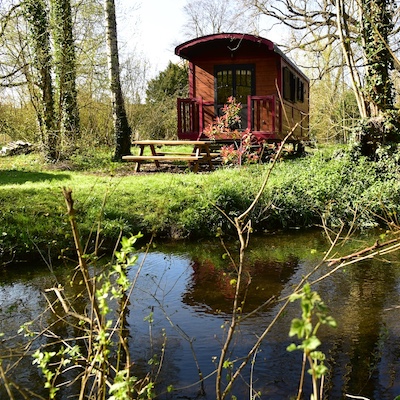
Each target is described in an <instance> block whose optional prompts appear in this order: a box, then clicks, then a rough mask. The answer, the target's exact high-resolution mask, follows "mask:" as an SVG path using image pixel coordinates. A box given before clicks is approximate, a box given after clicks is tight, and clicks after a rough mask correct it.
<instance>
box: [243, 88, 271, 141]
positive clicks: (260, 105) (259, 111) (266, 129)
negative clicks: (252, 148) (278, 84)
mask: <svg viewBox="0 0 400 400" xmlns="http://www.w3.org/2000/svg"><path fill="white" fill-rule="evenodd" d="M278 115H279V114H277V105H276V96H274V95H268V96H248V97H247V128H248V129H249V130H250V131H251V132H252V133H253V134H255V135H257V134H259V135H264V136H265V135H268V136H270V137H273V136H275V135H276V132H277V128H278V126H277V125H278V121H277V120H278Z"/></svg>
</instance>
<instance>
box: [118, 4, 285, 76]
mask: <svg viewBox="0 0 400 400" xmlns="http://www.w3.org/2000/svg"><path fill="white" fill-rule="evenodd" d="M187 1H188V0H116V8H117V30H118V41H119V49H120V54H121V58H123V56H124V54H125V55H126V54H128V53H129V52H131V53H132V54H135V55H138V56H142V57H143V58H144V59H146V60H147V61H148V62H149V64H150V71H148V72H147V76H148V78H152V77H154V76H156V75H157V74H158V73H159V72H160V71H163V70H164V69H165V68H166V67H167V65H168V62H169V61H170V60H171V61H173V62H178V61H179V57H177V56H175V55H174V50H175V47H176V46H177V45H179V44H181V43H183V42H186V41H187V40H189V39H191V38H189V37H187V36H185V35H184V33H183V26H184V24H185V18H186V17H185V14H184V12H183V7H184V6H185V5H186V4H187ZM258 23H259V29H260V34H261V35H262V36H264V37H266V38H268V39H270V40H272V41H275V42H278V43H279V41H280V39H281V38H282V37H283V36H285V35H284V33H283V31H282V29H281V28H280V27H279V26H277V25H276V24H271V23H268V22H267V21H265V20H263V19H261V18H260V19H259V21H258ZM263 27H266V29H262V28H263Z"/></svg>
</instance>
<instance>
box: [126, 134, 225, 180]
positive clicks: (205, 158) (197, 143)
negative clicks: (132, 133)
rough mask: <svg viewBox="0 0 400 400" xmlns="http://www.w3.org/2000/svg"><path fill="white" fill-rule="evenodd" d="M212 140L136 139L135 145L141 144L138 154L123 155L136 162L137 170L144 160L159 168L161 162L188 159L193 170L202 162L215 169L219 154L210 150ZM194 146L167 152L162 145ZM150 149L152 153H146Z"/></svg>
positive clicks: (197, 168) (127, 159)
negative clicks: (162, 148) (185, 151)
mask: <svg viewBox="0 0 400 400" xmlns="http://www.w3.org/2000/svg"><path fill="white" fill-rule="evenodd" d="M211 144H212V142H211V141H207V140H136V141H134V142H133V145H135V146H139V148H140V150H139V154H138V155H129V156H123V157H122V159H123V160H124V161H131V162H136V166H135V172H138V171H140V166H141V164H142V163H144V162H149V161H150V162H154V164H155V165H156V167H157V168H160V163H162V162H170V161H186V162H187V163H188V164H189V167H190V168H191V169H192V171H193V172H197V171H198V170H199V167H200V165H201V164H207V165H208V167H209V169H210V170H211V169H213V163H212V161H213V159H214V158H215V157H217V156H218V155H219V154H216V153H212V152H211V151H210V145H211ZM188 145H189V146H193V148H192V151H191V152H187V153H184V152H182V151H181V152H174V151H171V152H169V151H168V152H165V151H161V147H165V146H188ZM146 147H148V148H149V149H150V154H146V155H145V154H144V153H145V148H146Z"/></svg>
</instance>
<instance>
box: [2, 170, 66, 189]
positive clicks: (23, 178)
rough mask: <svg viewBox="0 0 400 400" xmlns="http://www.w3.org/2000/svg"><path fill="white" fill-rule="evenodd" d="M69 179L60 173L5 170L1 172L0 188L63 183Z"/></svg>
mask: <svg viewBox="0 0 400 400" xmlns="http://www.w3.org/2000/svg"><path fill="white" fill-rule="evenodd" d="M69 178H70V176H69V175H68V174H60V173H57V174H52V173H49V172H29V171H16V170H5V171H4V170H3V171H0V186H5V185H22V184H24V183H26V182H43V181H63V180H66V179H69Z"/></svg>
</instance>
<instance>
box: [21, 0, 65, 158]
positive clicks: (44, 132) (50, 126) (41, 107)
mask: <svg viewBox="0 0 400 400" xmlns="http://www.w3.org/2000/svg"><path fill="white" fill-rule="evenodd" d="M24 11H25V18H26V20H27V22H28V25H29V29H30V36H31V44H32V47H33V52H34V62H33V64H34V68H35V69H36V70H37V73H34V74H32V76H33V77H34V78H32V81H31V91H32V100H33V102H35V100H36V101H37V104H35V108H36V114H37V118H38V123H39V128H40V132H41V136H42V145H43V151H44V155H45V157H46V159H48V160H49V161H56V160H57V159H58V134H57V131H56V123H55V121H56V119H55V113H54V92H53V81H52V65H51V64H52V58H51V50H50V49H51V47H50V34H49V23H48V13H47V10H46V5H45V3H44V2H43V0H28V1H26V2H25V3H24ZM37 87H38V88H39V91H40V92H39V93H37V89H36V88H37Z"/></svg>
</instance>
